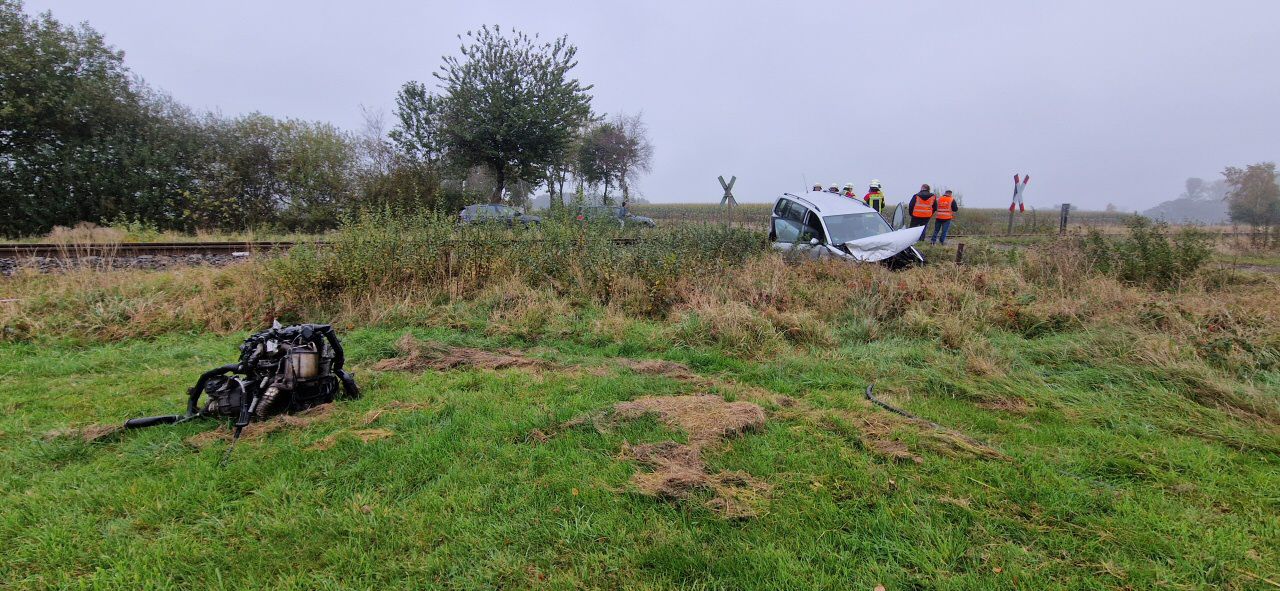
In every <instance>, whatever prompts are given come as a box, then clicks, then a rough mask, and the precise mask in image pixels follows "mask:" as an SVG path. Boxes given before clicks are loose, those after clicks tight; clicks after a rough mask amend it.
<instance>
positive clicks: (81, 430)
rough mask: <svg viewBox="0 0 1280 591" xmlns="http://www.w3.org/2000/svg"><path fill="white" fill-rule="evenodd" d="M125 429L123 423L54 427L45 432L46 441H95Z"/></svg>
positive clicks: (112, 435) (110, 436)
mask: <svg viewBox="0 0 1280 591" xmlns="http://www.w3.org/2000/svg"><path fill="white" fill-rule="evenodd" d="M123 430H124V427H123V426H121V425H86V426H84V427H66V428H62V429H53V430H51V431H47V432H45V434H44V440H45V441H53V440H55V439H63V438H69V439H79V440H81V441H83V442H85V443H94V442H96V441H103V440H106V439H109V438H112V437H114V436H115V435H117V434H119V433H120V432H121V431H123Z"/></svg>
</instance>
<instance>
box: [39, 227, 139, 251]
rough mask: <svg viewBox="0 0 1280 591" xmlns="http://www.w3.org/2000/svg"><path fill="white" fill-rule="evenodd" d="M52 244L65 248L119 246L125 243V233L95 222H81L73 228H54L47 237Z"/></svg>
mask: <svg viewBox="0 0 1280 591" xmlns="http://www.w3.org/2000/svg"><path fill="white" fill-rule="evenodd" d="M45 238H46V239H47V240H48V241H49V242H50V243H53V244H60V245H63V246H77V245H87V244H118V243H120V242H124V239H125V233H124V231H122V230H118V229H116V228H110V227H104V226H99V225H97V224H95V223H93V222H80V223H78V224H76V225H75V226H73V227H70V228H68V227H66V226H54V227H53V230H52V231H50V232H49V234H48V235H46V237H45Z"/></svg>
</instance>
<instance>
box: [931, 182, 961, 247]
mask: <svg viewBox="0 0 1280 591" xmlns="http://www.w3.org/2000/svg"><path fill="white" fill-rule="evenodd" d="M936 209H937V212H938V214H937V216H936V217H935V218H934V220H933V236H930V237H929V244H946V243H947V230H950V229H951V220H952V219H954V218H955V217H956V212H957V211H960V204H959V203H956V198H955V197H953V196H952V195H951V189H947V190H946V191H943V192H942V196H941V197H939V198H938V203H937V208H936ZM939 234H941V237H939Z"/></svg>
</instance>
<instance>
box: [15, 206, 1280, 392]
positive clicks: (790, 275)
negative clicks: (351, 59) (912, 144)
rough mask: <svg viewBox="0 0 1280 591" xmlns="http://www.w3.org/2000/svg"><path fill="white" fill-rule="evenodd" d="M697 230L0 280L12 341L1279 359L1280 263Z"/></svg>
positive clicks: (1229, 366)
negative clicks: (1063, 352)
mask: <svg viewBox="0 0 1280 591" xmlns="http://www.w3.org/2000/svg"><path fill="white" fill-rule="evenodd" d="M691 227H692V226H684V227H683V228H686V229H675V230H670V231H667V232H666V233H657V234H654V235H651V236H650V237H649V238H650V240H649V241H646V242H644V243H643V244H637V245H631V246H619V245H615V244H613V243H611V242H610V241H609V239H608V238H609V236H601V235H596V234H591V233H586V232H584V231H583V230H582V229H581V228H578V227H574V226H565V227H551V228H548V229H546V230H544V231H543V232H541V233H536V234H535V233H524V234H521V233H519V232H511V233H507V234H501V236H500V239H497V238H495V237H494V235H493V232H492V231H491V230H490V231H489V232H488V233H483V232H484V231H481V230H474V231H473V230H463V231H458V230H456V229H454V228H451V227H448V226H445V225H441V224H439V223H437V222H434V221H431V220H417V221H415V220H401V221H390V220H379V219H366V220H363V221H356V222H354V223H353V224H352V225H350V226H348V228H347V229H346V230H344V232H342V233H341V234H340V235H339V236H338V237H337V238H336V239H335V247H334V248H333V249H331V250H321V249H316V248H308V247H300V248H297V249H295V250H294V251H293V252H291V253H289V255H288V256H286V257H283V258H280V259H276V260H258V261H250V262H245V263H241V264H236V265H232V266H228V267H224V268H203V267H201V268H185V269H174V270H167V271H132V270H120V271H113V272H106V273H104V272H94V271H91V270H71V271H68V272H65V273H58V274H43V275H42V274H36V273H32V272H23V273H20V274H19V275H18V276H16V277H14V278H11V279H8V280H4V281H0V300H4V301H3V302H2V303H0V338H3V339H4V340H7V341H24V340H39V339H48V338H55V339H56V338H76V339H87V340H113V339H120V338H129V337H148V336H153V335H158V334H164V333H169V332H174V331H206V330H207V331H215V332H239V331H246V330H250V329H254V328H258V327H261V326H262V325H264V324H265V323H267V322H269V321H270V319H271V318H274V317H278V318H281V319H282V320H284V321H329V322H334V323H337V324H338V325H340V326H359V325H367V324H382V325H388V324H407V325H428V326H450V327H454V328H458V329H463V330H480V331H484V332H487V333H489V334H491V335H498V336H506V337H511V338H518V339H524V340H526V341H536V340H538V339H544V338H554V339H580V340H583V341H584V342H592V343H599V342H610V341H617V340H620V339H622V338H624V335H629V334H630V335H635V334H638V333H644V334H645V335H647V336H646V337H645V338H647V339H650V340H652V342H653V343H654V344H655V346H671V345H676V346H680V345H686V346H696V347H701V346H713V347H718V348H721V349H723V350H725V351H726V352H727V353H729V354H731V355H735V356H740V357H750V358H766V357H768V356H770V355H772V354H775V353H777V352H779V351H782V350H785V349H787V348H793V347H801V348H811V349H824V348H829V347H832V346H835V345H838V344H856V343H857V342H869V341H874V340H878V339H882V338H885V337H888V336H894V335H901V336H907V337H912V338H921V339H929V340H933V341H935V342H937V343H938V346H939V347H940V348H942V349H947V350H951V351H956V352H959V353H960V354H963V355H965V356H966V358H970V359H971V361H969V362H967V364H968V365H969V366H970V369H972V370H973V371H975V372H978V373H985V374H998V373H999V372H1000V371H1001V363H1000V362H999V359H998V357H991V358H988V359H987V360H985V361H984V360H983V359H982V358H983V356H984V355H985V354H986V353H987V352H989V351H990V349H991V347H990V344H989V342H988V339H989V337H991V336H992V335H996V334H999V333H1012V334H1015V335H1019V336H1021V337H1024V338H1039V337H1043V336H1048V335H1054V334H1059V333H1073V334H1080V335H1089V334H1091V333H1092V332H1098V331H1102V332H1107V333H1109V334H1119V335H1124V336H1123V338H1120V339H1119V341H1118V342H1120V343H1121V344H1122V345H1121V346H1119V347H1117V350H1116V351H1114V352H1113V353H1114V354H1115V355H1119V356H1122V357H1124V358H1127V359H1130V360H1132V362H1134V363H1144V364H1168V366H1169V367H1170V368H1171V369H1170V371H1171V372H1174V373H1176V372H1177V371H1181V370H1178V369H1177V368H1178V367H1184V366H1181V365H1179V364H1180V363H1187V364H1191V365H1195V364H1203V365H1205V366H1207V367H1211V368H1215V369H1214V371H1225V372H1233V373H1238V374H1241V375H1245V374H1249V373H1250V372H1256V371H1265V370H1270V369H1275V368H1277V367H1280V331H1277V330H1276V327H1277V326H1278V325H1280V324H1278V323H1280V302H1277V298H1275V294H1276V293H1278V292H1280V283H1278V282H1277V280H1276V278H1275V277H1274V276H1266V275H1250V274H1238V273H1225V272H1223V271H1221V270H1212V269H1210V270H1201V271H1198V272H1196V273H1193V274H1191V275H1189V276H1186V277H1183V278H1181V279H1180V280H1179V282H1178V284H1177V286H1176V288H1175V289H1164V290H1161V289H1154V288H1152V287H1150V286H1148V285H1145V284H1142V283H1135V282H1131V281H1124V280H1122V278H1119V277H1117V276H1115V275H1114V274H1107V273H1101V272H1099V270H1098V269H1097V267H1096V265H1094V264H1093V263H1092V262H1091V259H1090V257H1089V255H1088V253H1087V251H1086V250H1085V249H1084V248H1083V247H1082V245H1081V244H1080V242H1079V241H1077V240H1071V239H1064V240H1061V241H1057V242H1049V243H1046V244H1043V245H1039V246H1033V247H1027V248H1026V249H1024V250H1023V251H1022V252H1021V253H1020V254H1019V256H1018V257H1016V258H1015V259H1011V260H1009V261H1006V262H1002V263H993V264H979V265H965V266H956V265H954V264H951V263H938V264H933V265H929V266H927V267H924V268H917V269H911V270H908V271H905V272H891V271H888V270H886V269H884V268H882V267H879V266H877V265H854V264H849V263H845V262H840V261H819V262H806V263H803V264H794V263H792V262H789V261H786V260H784V259H783V258H782V257H780V256H778V255H776V254H773V253H769V252H767V251H765V250H764V248H763V245H762V243H761V241H760V240H759V237H758V236H755V235H753V234H751V233H748V232H741V231H737V230H725V229H721V230H713V229H700V230H697V231H691V230H688V229H687V228H691ZM715 232H721V233H720V234H716V233H715ZM1184 369H1185V367H1184ZM1182 373H1183V374H1185V375H1187V376H1189V377H1188V378H1187V379H1193V378H1194V379H1196V380H1198V382H1197V383H1206V380H1207V378H1205V377H1204V376H1203V375H1201V376H1199V377H1196V376H1195V375H1192V374H1187V373H1186V372H1182ZM1193 373H1194V372H1193ZM1180 375H1182V374H1180Z"/></svg>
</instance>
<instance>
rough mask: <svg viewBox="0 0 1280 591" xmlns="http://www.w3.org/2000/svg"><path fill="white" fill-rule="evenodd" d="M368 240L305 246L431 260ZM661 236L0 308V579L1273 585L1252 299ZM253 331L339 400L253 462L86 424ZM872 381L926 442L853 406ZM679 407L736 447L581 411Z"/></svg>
mask: <svg viewBox="0 0 1280 591" xmlns="http://www.w3.org/2000/svg"><path fill="white" fill-rule="evenodd" d="M378 225H379V224H377V223H374V222H371V223H370V225H369V226H365V227H361V228H353V229H351V230H350V231H349V232H348V233H347V234H344V235H343V236H339V237H338V239H337V241H338V243H339V246H338V247H337V248H336V249H335V250H336V251H337V252H338V253H345V256H346V257H347V258H349V259H355V260H358V261H359V262H360V264H368V263H369V261H373V260H378V259H383V260H384V263H385V261H386V260H388V259H397V260H398V259H399V258H403V257H404V256H407V255H406V254H405V252H404V251H400V250H397V249H402V248H408V246H407V245H409V244H415V243H419V242H420V241H424V240H429V239H431V238H432V235H431V234H430V231H427V232H426V233H423V234H417V235H408V234H409V233H410V232H409V230H408V229H407V228H398V227H395V226H394V224H393V223H387V224H384V225H388V226H389V227H385V228H384V232H385V235H378V234H377V233H376V232H374V231H373V229H372V228H374V227H376V226H378ZM554 232H555V230H554V229H552V230H549V231H548V233H549V234H554ZM673 232H674V233H672V234H670V235H664V236H666V237H665V238H663V240H665V242H662V241H659V242H660V243H661V244H659V245H655V246H647V247H646V248H645V249H642V250H636V251H629V252H628V253H626V254H621V253H618V252H615V251H612V250H606V249H605V247H604V246H601V245H599V244H596V243H594V242H591V241H590V240H588V239H586V238H582V237H568V238H566V240H569V242H566V244H570V243H572V244H576V245H577V246H575V247H573V248H576V249H578V250H576V251H574V252H576V253H578V254H577V255H575V256H570V257H569V260H566V255H565V254H564V253H563V252H561V251H558V250H556V249H557V248H560V247H559V246H535V244H546V242H539V243H530V244H527V245H519V246H517V247H516V248H517V250H518V251H519V252H520V256H518V257H513V256H512V255H509V254H503V253H495V252H493V251H482V252H477V253H470V252H459V253H455V256H453V257H450V258H449V259H448V262H447V263H446V262H443V261H441V260H437V259H436V258H432V257H431V256H429V255H427V254H422V255H420V257H421V258H418V259H414V260H413V261H412V263H413V264H412V265H406V266H405V267H403V268H398V267H394V266H392V265H386V264H384V265H383V267H384V268H376V269H371V270H369V272H367V273H366V274H364V275H361V276H358V277H351V276H350V275H349V274H350V273H351V272H353V270H354V269H356V268H357V267H356V266H355V263H351V265H352V266H345V265H346V264H347V263H344V262H343V261H340V260H337V259H336V258H327V257H329V256H334V257H336V256H339V255H325V254H324V253H309V252H306V251H305V250H304V251H300V252H298V253H295V254H293V255H291V256H290V257H288V258H286V259H283V260H281V261H277V262H249V263H244V264H242V265H239V266H233V267H230V268H225V269H182V270H175V271H164V272H144V271H119V272H114V273H90V272H84V273H80V272H73V273H67V274H64V275H56V276H37V275H34V274H28V273H24V274H20V275H19V276H18V277H16V278H14V279H10V280H6V281H4V282H0V299H6V300H10V301H9V302H8V303H5V304H0V336H2V337H3V338H0V357H2V358H3V359H5V367H4V370H3V371H2V372H0V411H3V412H0V539H3V540H6V544H5V548H6V552H4V553H3V554H0V580H3V581H4V582H5V586H6V587H9V588H19V589H49V588H108V589H137V588H174V589H178V588H211V589H223V588H228V589H235V588H259V587H271V588H279V589H328V588H332V589H339V588H342V589H348V588H357V589H375V588H376V589H388V588H389V589H401V588H403V589H418V588H446V589H480V588H516V589H523V588H549V589H571V588H573V589H576V588H634V589H674V588H696V589H779V588H823V589H873V588H875V587H876V586H878V585H883V586H884V587H885V588H886V589H888V590H894V589H1010V588H1024V589H1115V588H1128V589H1169V588H1172V589H1207V588H1215V589H1266V588H1273V586H1274V582H1276V581H1280V569H1277V568H1276V566H1275V565H1277V564H1280V541H1278V540H1280V497H1278V496H1277V493H1276V491H1277V490H1280V469H1277V463H1278V462H1280V335H1278V333H1277V331H1276V330H1275V327H1276V322H1277V321H1280V306H1277V305H1276V303H1275V302H1273V301H1272V300H1273V299H1274V297H1273V296H1274V294H1275V293H1276V290H1277V289H1278V288H1280V284H1278V283H1277V281H1276V279H1275V277H1274V276H1272V275H1269V274H1266V273H1255V272H1248V271H1245V272H1239V271H1234V270H1231V269H1223V268H1212V266H1210V267H1209V268H1204V269H1201V270H1200V271H1198V272H1196V273H1195V275H1194V276H1191V277H1187V278H1186V279H1185V281H1180V282H1179V283H1178V284H1177V288H1176V289H1173V290H1157V289H1152V288H1151V287H1148V286H1146V285H1143V284H1141V283H1133V282H1122V281H1119V280H1117V279H1116V278H1114V277H1111V276H1108V275H1105V274H1101V273H1099V272H1097V271H1096V270H1092V269H1091V268H1090V266H1089V265H1088V264H1087V261H1085V260H1084V259H1083V258H1082V257H1083V256H1084V255H1082V254H1081V252H1078V251H1076V250H1074V249H1075V248H1076V247H1075V246H1073V244H1074V243H1072V242H1054V243H1047V244H1044V245H1042V246H1034V245H1031V246H1027V247H1025V248H1022V249H1019V250H1017V251H1014V252H1013V253H1012V254H1011V252H1010V251H1009V250H1008V249H992V250H991V251H990V252H988V253H987V254H986V256H985V257H980V258H979V259H977V260H976V261H975V264H972V265H966V266H963V267H955V266H953V265H950V264H936V265H931V266H929V267H926V268H919V269H913V270H909V271H906V272H902V273H891V272H888V271H886V270H884V269H881V268H878V267H874V266H853V265H847V264H840V263H808V264H803V265H799V266H796V265H791V264H788V263H787V262H786V261H784V260H782V259H780V258H778V257H777V256H775V255H772V254H765V253H761V252H758V251H750V250H749V249H748V255H749V256H746V257H745V258H744V257H741V256H738V255H735V254H733V253H730V252H727V251H721V250H715V249H704V250H701V251H700V250H697V248H698V246H697V245H698V244H700V241H699V237H700V236H702V235H703V234H701V233H700V232H688V233H687V234H682V233H680V232H678V231H673ZM722 238H723V239H724V240H725V241H729V242H731V241H732V240H734V238H733V237H732V236H728V235H726V236H723V237H722ZM663 244H665V245H666V246H662V245H663ZM538 248H546V249H547V250H545V251H544V250H537V249H538ZM664 248H666V249H667V250H664ZM739 250H741V249H739ZM388 252H394V253H396V254H394V255H389V254H387V253H388ZM977 252H979V253H981V252H983V251H982V249H978V251H977ZM362 253H363V254H362ZM677 253H685V254H684V255H683V257H681V256H679V255H677ZM360 257H365V258H360ZM673 257H674V258H676V259H682V260H687V261H692V262H689V263H686V264H680V263H678V262H676V261H673ZM544 259H545V260H547V261H552V260H560V261H561V266H562V267H563V269H562V270H560V269H553V268H551V267H548V266H544V263H542V262H539V261H543V260H544ZM664 265H665V266H664ZM658 271H660V273H659V272H658ZM338 278H344V279H342V281H339V279H338ZM664 281H665V282H667V283H670V284H674V286H675V287H669V286H668V285H667V283H663V282H664ZM312 283H320V284H321V286H320V287H313V288H307V287H306V286H307V285H310V284H312ZM309 289H310V290H309ZM272 315H280V316H281V317H283V318H285V319H286V320H300V319H307V320H314V321H322V320H333V321H334V322H336V323H337V324H338V326H339V327H340V328H341V329H342V330H343V337H344V342H345V344H346V345H347V349H348V355H349V359H350V363H351V364H353V365H354V367H355V369H356V371H357V378H358V379H359V380H360V382H361V385H362V386H363V388H364V390H365V397H364V398H363V399H361V400H358V401H352V402H341V403H337V404H335V405H334V407H333V408H332V409H330V411H329V412H327V413H321V414H319V415H317V416H314V417H306V416H304V417H299V418H298V419H296V420H294V421H292V422H291V423H289V424H283V423H278V422H277V423H269V424H264V425H257V426H255V427H253V428H254V429H258V430H259V432H260V434H259V435H258V436H254V437H251V438H247V439H246V440H244V441H242V442H241V443H240V444H239V446H237V448H236V450H235V452H234V455H233V456H232V459H231V461H230V463H229V464H228V465H227V466H226V467H225V468H219V466H218V463H219V460H220V459H221V457H222V455H223V453H224V451H225V449H226V443H225V441H223V440H222V439H221V438H218V437H211V436H209V435H207V434H205V433H207V432H209V431H210V430H213V429H215V428H216V425H215V424H212V423H198V424H192V423H188V424H184V425H180V426H177V427H161V428H155V429H151V430H145V431H138V432H129V433H116V432H108V430H106V429H100V428H99V427H98V426H101V425H116V424H119V423H120V422H122V421H123V419H125V418H128V417H132V416H139V415H150V414H162V413H170V412H177V411H178V410H179V409H180V406H181V404H182V400H183V391H184V390H185V388H186V387H188V386H189V385H190V384H191V383H192V382H193V380H194V379H195V377H196V376H197V375H198V373H199V372H200V371H202V370H204V369H206V368H208V367H212V366H215V365H218V364H222V363H226V362H229V361H231V360H233V359H234V357H235V346H236V345H237V344H238V342H239V340H240V339H241V338H243V336H244V332H246V331H248V330H250V329H254V328H257V327H259V326H260V325H261V323H262V322H263V321H264V318H269V317H270V316H272ZM405 334H411V335H414V337H416V339H417V341H418V342H420V343H432V344H433V345H432V347H430V349H431V350H435V351H457V352H463V351H472V352H474V351H473V350H478V351H480V352H482V353H483V352H487V353H483V354H484V355H501V356H508V357H514V358H516V359H519V360H520V362H519V363H517V364H516V365H517V367H511V368H506V369H487V368H486V367H487V366H486V363H485V359H487V358H486V357H483V356H481V357H477V358H473V361H475V362H474V363H473V364H466V363H464V364H462V365H461V366H459V367H456V368H453V369H449V370H433V369H426V370H423V369H421V368H417V369H414V368H410V369H409V370H407V371H406V370H397V369H395V367H396V366H395V364H392V365H380V363H383V362H384V360H387V359H392V358H396V357H403V356H404V355H405V351H406V350H413V347H412V344H409V343H401V344H400V345H397V343H398V342H400V341H402V339H403V337H404V335H405ZM398 347H399V348H398ZM463 348H467V349H463ZM402 365H403V364H402ZM379 368H380V369H379ZM873 382H874V384H875V388H876V392H877V393H878V394H879V395H880V396H881V397H882V398H883V399H885V400H886V401H888V402H889V403H891V404H893V405H895V406H897V407H900V408H903V409H906V410H908V411H909V412H911V413H914V414H915V415H918V416H919V417H921V418H922V419H924V420H922V421H914V420H909V419H906V418H904V417H901V416H899V415H896V414H893V413H891V412H889V411H887V410H885V409H883V408H880V407H877V406H873V405H871V404H869V403H868V402H867V401H866V400H865V399H864V397H863V391H864V389H865V388H866V386H867V385H868V384H869V383H873ZM694 394H710V395H712V396H713V398H709V399H708V398H699V399H696V400H698V401H701V402H700V404H701V403H702V402H706V401H708V400H709V401H712V402H715V404H720V405H724V404H730V403H732V404H739V403H740V406H741V405H757V406H758V407H759V408H760V409H762V411H763V415H761V416H762V417H763V422H762V423H760V422H755V423H751V424H749V425H747V426H746V427H743V428H738V427H741V426H742V425H738V426H737V427H732V428H731V425H730V418H731V417H728V416H727V415H725V414H724V413H719V412H717V411H714V409H712V410H710V411H709V410H706V409H705V408H703V407H697V408H695V407H689V409H693V410H689V409H686V410H687V411H688V412H687V413H686V414H685V415H670V416H669V415H666V414H657V415H653V414H646V415H642V416H638V417H637V416H634V415H627V414H625V413H623V412H622V411H621V408H622V407H617V406H616V405H619V404H620V403H624V404H625V403H631V404H645V403H670V404H676V403H680V402H681V401H687V400H690V399H686V398H682V397H683V396H687V395H694ZM646 401H647V402H646ZM717 408H718V407H717ZM610 409H613V410H612V412H611V411H610ZM698 409H702V410H698ZM695 411H696V412H695ZM580 417H586V418H585V420H576V421H575V420H574V419H576V418H580ZM682 421H683V422H682ZM926 421H929V422H932V423H934V424H930V423H929V422H926ZM722 427H723V428H722ZM708 429H709V430H708ZM706 433H714V436H711V437H708V436H706ZM214 435H216V433H215V434H214ZM667 441H674V442H676V444H681V445H686V446H689V447H696V448H697V449H699V450H700V452H701V458H700V459H701V462H700V463H699V464H697V465H696V466H694V467H695V468H696V470H695V472H696V474H694V476H696V477H697V478H696V479H694V480H693V481H692V484H690V485H689V486H684V487H674V488H671V487H668V488H665V489H655V487H654V486H653V484H654V478H655V474H657V473H658V472H660V471H661V470H663V469H664V468H663V466H664V464H662V463H661V462H655V460H654V459H653V457H652V456H651V455H650V454H651V452H652V450H654V449H671V446H673V445H675V446H676V447H675V448H676V449H688V448H680V447H679V446H678V445H676V444H664V445H666V446H667V447H662V445H659V446H658V447H654V445H651V444H663V442H667ZM666 484H671V483H670V482H668V483H666Z"/></svg>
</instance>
